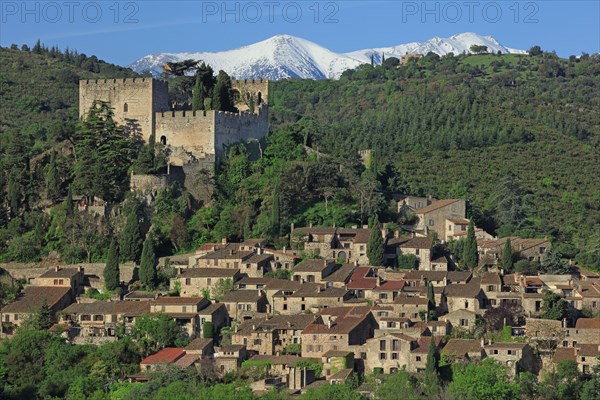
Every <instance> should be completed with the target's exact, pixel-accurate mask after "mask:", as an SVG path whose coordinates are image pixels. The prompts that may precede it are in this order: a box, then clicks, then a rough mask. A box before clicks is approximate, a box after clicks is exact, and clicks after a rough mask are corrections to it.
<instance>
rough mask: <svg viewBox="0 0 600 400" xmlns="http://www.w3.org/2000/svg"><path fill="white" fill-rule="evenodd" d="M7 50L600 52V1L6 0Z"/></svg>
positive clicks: (113, 56) (0, 9) (102, 54)
mask: <svg viewBox="0 0 600 400" xmlns="http://www.w3.org/2000/svg"><path fill="white" fill-rule="evenodd" d="M0 13H1V14H0V44H1V45H2V46H9V45H10V44H12V43H17V44H19V45H20V44H22V43H28V44H32V43H34V42H35V41H36V40H37V39H38V38H39V39H41V40H42V42H43V43H45V44H46V45H48V46H52V45H58V46H59V47H60V48H65V47H70V48H72V49H77V50H78V51H79V52H82V53H85V54H87V55H92V54H95V55H97V56H98V57H99V58H101V59H104V60H106V61H109V62H113V63H116V64H121V65H127V64H129V63H131V62H133V61H135V60H136V59H138V58H140V57H141V56H144V55H147V54H150V53H158V52H181V51H219V50H227V49H231V48H236V47H240V46H243V45H247V44H251V43H254V42H257V41H259V40H263V39H266V38H268V37H270V36H273V35H276V34H280V33H285V34H290V35H296V36H300V37H303V38H306V39H308V40H311V41H314V42H316V43H318V44H320V45H322V46H325V47H327V48H329V49H331V50H333V51H337V52H346V51H352V50H358V49H362V48H369V47H384V46H392V45H397V44H402V43H407V42H413V41H424V40H427V39H430V38H432V37H434V36H440V37H447V36H452V35H454V34H457V33H462V32H476V33H479V34H484V35H491V36H493V37H495V38H496V39H497V40H498V41H499V42H500V43H502V44H503V45H505V46H507V47H512V48H517V49H528V48H529V47H531V46H532V45H534V44H539V45H540V46H541V47H542V48H543V49H544V50H555V51H556V52H557V53H558V54H559V55H560V56H564V57H566V56H569V55H571V54H580V53H581V52H588V53H594V52H599V51H600V22H599V21H600V1H598V0H591V1H548V0H545V1H514V0H513V1H470V0H464V1H377V0H373V1H368V2H367V1H314V0H311V1H277V0H265V1H237V2H234V1H228V2H224V1H178V0H173V1H115V0H109V1H101V0H96V1H85V0H84V1H78V0H70V1H69V0H65V1H62V0H58V1H27V2H23V1H9V0H2V1H0Z"/></svg>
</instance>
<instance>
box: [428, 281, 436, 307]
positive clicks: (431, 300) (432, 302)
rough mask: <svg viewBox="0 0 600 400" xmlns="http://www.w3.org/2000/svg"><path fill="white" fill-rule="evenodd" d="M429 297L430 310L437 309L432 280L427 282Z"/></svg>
mask: <svg viewBox="0 0 600 400" xmlns="http://www.w3.org/2000/svg"><path fill="white" fill-rule="evenodd" d="M427 299H428V300H429V310H435V293H434V292H433V284H432V283H431V282H429V283H428V284H427Z"/></svg>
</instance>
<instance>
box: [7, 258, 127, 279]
mask: <svg viewBox="0 0 600 400" xmlns="http://www.w3.org/2000/svg"><path fill="white" fill-rule="evenodd" d="M54 265H56V264H54ZM54 265H53V266H54ZM80 266H81V267H83V269H84V273H85V275H86V276H90V275H95V276H97V277H99V278H100V280H101V281H104V277H103V273H104V266H105V264H104V263H82V264H71V265H67V264H60V267H62V268H77V267H80ZM119 267H120V271H121V280H122V281H124V282H129V281H130V280H131V279H132V277H133V270H134V265H133V263H131V262H128V263H124V264H120V266H119ZM0 268H2V269H5V270H6V271H7V272H8V273H9V274H10V275H11V276H12V277H13V278H15V279H25V280H26V281H27V282H29V283H33V282H34V280H35V278H37V277H39V276H40V275H42V274H43V273H44V272H46V271H48V269H50V268H51V266H48V267H45V266H40V265H39V264H36V263H5V264H0Z"/></svg>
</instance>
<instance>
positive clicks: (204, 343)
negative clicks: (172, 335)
mask: <svg viewBox="0 0 600 400" xmlns="http://www.w3.org/2000/svg"><path fill="white" fill-rule="evenodd" d="M212 345H213V340H212V339H204V338H200V337H199V338H196V339H194V340H192V341H191V342H190V343H189V344H188V345H187V346H185V348H184V350H204V349H205V348H207V347H211V346H212Z"/></svg>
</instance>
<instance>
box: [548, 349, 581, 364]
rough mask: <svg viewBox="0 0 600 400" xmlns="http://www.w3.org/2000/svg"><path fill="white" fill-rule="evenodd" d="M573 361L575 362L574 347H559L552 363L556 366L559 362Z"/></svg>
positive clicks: (575, 351) (575, 353) (575, 352)
mask: <svg viewBox="0 0 600 400" xmlns="http://www.w3.org/2000/svg"><path fill="white" fill-rule="evenodd" d="M567 360H570V361H574V362H577V350H576V349H575V347H560V348H558V349H556V352H555V353H554V356H553V357H552V362H553V363H556V364H558V363H559V362H561V361H567Z"/></svg>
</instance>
